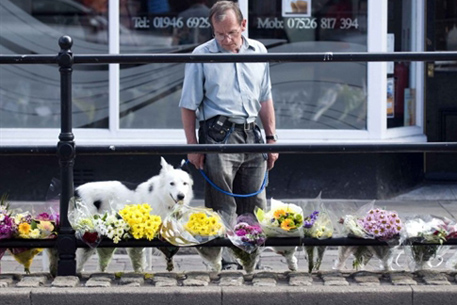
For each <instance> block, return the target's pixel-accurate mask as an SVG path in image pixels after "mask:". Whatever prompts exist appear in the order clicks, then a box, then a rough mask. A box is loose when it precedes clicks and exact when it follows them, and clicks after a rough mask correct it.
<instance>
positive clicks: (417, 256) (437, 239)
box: [403, 215, 453, 271]
mask: <svg viewBox="0 0 457 305" xmlns="http://www.w3.org/2000/svg"><path fill="white" fill-rule="evenodd" d="M404 225H405V231H404V236H403V238H404V239H405V240H406V243H408V244H409V245H408V246H406V247H405V250H406V251H407V253H408V254H409V255H408V257H409V259H410V260H409V266H410V269H411V270H412V271H416V270H421V269H423V268H424V267H426V265H428V266H429V267H432V259H434V258H438V259H439V260H441V261H442V258H441V256H439V252H440V250H441V249H442V246H441V245H442V243H443V242H444V241H446V238H447V236H448V235H449V233H448V232H447V230H446V229H447V227H448V226H449V225H450V221H449V220H447V219H444V218H438V217H433V216H429V215H421V216H417V217H414V218H410V219H407V220H406V221H405V224H404ZM450 236H453V235H452V234H451V235H450ZM414 242H421V243H425V244H426V243H434V244H430V245H427V244H426V245H414V244H413V243H414ZM440 263H441V262H439V264H440Z"/></svg>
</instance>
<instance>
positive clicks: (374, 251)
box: [339, 201, 403, 270]
mask: <svg viewBox="0 0 457 305" xmlns="http://www.w3.org/2000/svg"><path fill="white" fill-rule="evenodd" d="M341 223H342V224H343V227H344V231H345V232H346V234H347V236H348V237H356V238H365V239H378V240H380V241H384V242H386V243H387V245H386V246H355V247H345V246H343V247H340V253H339V254H340V255H339V261H340V267H341V265H342V264H341V262H344V261H345V260H346V259H347V258H348V256H349V255H350V254H352V255H353V256H354V261H353V264H352V265H353V268H355V269H357V270H359V269H363V268H364V267H365V265H366V264H367V263H368V262H369V261H370V260H371V258H372V257H373V256H375V257H376V258H378V259H379V260H380V262H381V269H383V270H391V269H392V261H393V258H394V257H393V256H394V251H395V249H396V248H397V247H398V246H399V244H400V233H401V231H402V229H403V223H402V220H401V219H400V217H399V215H398V213H397V212H395V211H388V210H384V209H381V208H378V207H375V206H374V201H372V202H370V203H368V204H367V205H364V206H363V207H361V208H360V209H359V211H358V212H357V213H356V214H355V215H346V216H345V217H343V218H342V219H341Z"/></svg>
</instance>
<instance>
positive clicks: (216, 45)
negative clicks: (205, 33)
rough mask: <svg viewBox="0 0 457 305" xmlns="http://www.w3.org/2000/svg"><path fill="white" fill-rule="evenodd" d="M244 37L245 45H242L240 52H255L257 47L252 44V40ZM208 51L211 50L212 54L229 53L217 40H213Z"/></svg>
mask: <svg viewBox="0 0 457 305" xmlns="http://www.w3.org/2000/svg"><path fill="white" fill-rule="evenodd" d="M242 36H243V44H242V45H241V50H240V51H243V50H247V49H252V50H255V46H254V45H253V44H251V42H250V40H249V39H248V38H246V36H244V35H242ZM208 50H209V52H210V53H225V52H227V51H225V50H223V49H222V47H221V46H220V45H219V43H218V42H217V40H216V39H215V38H213V40H212V41H211V43H210V44H209V46H208Z"/></svg>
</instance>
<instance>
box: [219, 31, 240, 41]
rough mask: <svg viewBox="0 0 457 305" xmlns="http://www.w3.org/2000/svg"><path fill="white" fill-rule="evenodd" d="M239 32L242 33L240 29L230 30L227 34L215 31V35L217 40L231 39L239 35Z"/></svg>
mask: <svg viewBox="0 0 457 305" xmlns="http://www.w3.org/2000/svg"><path fill="white" fill-rule="evenodd" d="M239 34H240V29H238V30H233V31H230V32H228V33H227V34H223V33H214V37H215V38H216V39H217V40H221V41H222V40H224V38H228V39H230V40H233V38H235V37H237V36H238V35H239Z"/></svg>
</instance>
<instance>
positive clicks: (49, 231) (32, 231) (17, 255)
mask: <svg viewBox="0 0 457 305" xmlns="http://www.w3.org/2000/svg"><path fill="white" fill-rule="evenodd" d="M14 222H15V226H16V231H15V233H14V237H16V238H24V239H49V238H56V237H57V228H58V225H59V215H58V214H57V213H40V214H38V215H37V216H33V215H32V213H30V212H23V213H17V214H15V215H14ZM9 251H10V252H11V254H12V255H13V257H14V259H15V260H16V261H17V262H18V263H20V264H21V265H23V266H24V271H25V272H26V273H27V274H29V273H30V266H31V265H32V262H33V259H34V258H35V256H36V255H37V254H39V253H41V252H42V251H43V249H42V248H10V249H9Z"/></svg>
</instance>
